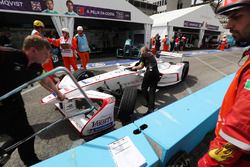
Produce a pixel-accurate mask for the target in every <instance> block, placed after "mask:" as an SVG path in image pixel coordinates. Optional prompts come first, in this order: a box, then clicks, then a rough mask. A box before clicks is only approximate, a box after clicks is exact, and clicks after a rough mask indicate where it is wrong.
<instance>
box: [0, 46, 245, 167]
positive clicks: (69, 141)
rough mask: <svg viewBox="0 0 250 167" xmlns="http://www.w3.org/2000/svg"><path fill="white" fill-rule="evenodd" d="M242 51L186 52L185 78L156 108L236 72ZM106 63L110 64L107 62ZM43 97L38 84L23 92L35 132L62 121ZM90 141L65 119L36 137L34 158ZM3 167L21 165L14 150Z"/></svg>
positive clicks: (163, 92) (139, 109)
mask: <svg viewBox="0 0 250 167" xmlns="http://www.w3.org/2000/svg"><path fill="white" fill-rule="evenodd" d="M242 50H243V48H232V49H230V50H225V51H224V52H222V51H212V52H210V51H201V50H198V51H193V52H192V53H191V52H190V51H188V52H186V53H187V54H188V55H189V56H186V58H185V60H187V61H189V63H190V69H189V74H188V77H187V79H186V80H185V81H184V82H181V83H179V84H176V85H173V86H169V87H165V88H161V89H160V90H159V91H158V92H157V94H156V106H157V107H158V108H161V107H164V106H166V105H168V104H171V103H173V102H175V101H177V100H178V99H181V98H183V97H185V96H188V95H189V94H192V93H193V92H196V91H198V90H200V89H202V88H204V87H206V86H207V85H209V84H211V83H213V82H215V81H217V80H219V79H221V78H223V77H225V76H226V75H229V74H232V73H234V72H236V70H237V69H238V68H239V66H238V64H237V62H238V60H239V59H240V57H241V54H242ZM197 53H200V54H197ZM110 61H112V62H113V63H110ZM119 61H125V60H123V59H116V58H115V57H107V58H95V59H94V58H92V59H91V63H93V64H94V63H99V66H98V65H97V66H98V68H94V67H90V65H91V63H90V64H89V68H90V70H92V71H94V72H95V73H103V72H106V71H110V70H112V69H115V68H116V66H114V65H116V64H117V63H118V62H119ZM176 61H179V60H176ZM108 62H109V63H110V64H113V65H107V64H109V63H108ZM100 64H101V65H100ZM104 64H105V65H104ZM119 64H120V62H119ZM93 66H95V65H93ZM47 94H48V92H47V91H46V90H44V89H43V88H42V87H41V86H38V85H37V86H35V88H34V87H33V88H32V89H30V90H29V91H27V90H26V92H23V98H24V101H25V107H26V110H27V115H28V119H29V122H30V124H31V125H32V126H33V128H34V130H35V131H37V130H39V129H41V128H42V127H44V126H47V125H49V124H50V123H52V122H54V121H55V120H57V119H59V118H62V116H61V114H60V113H59V112H58V111H57V110H55V106H53V105H41V104H40V100H41V98H42V97H44V96H46V95H47ZM142 103H143V98H142V96H141V95H140V94H139V95H138V98H137V103H136V109H135V113H134V116H133V117H134V119H139V118H141V117H142V116H143V114H144V113H145V112H146V110H147V108H146V107H144V106H142V105H141V104H142ZM13 121H14V120H13ZM121 126H122V125H121V123H120V122H119V121H116V126H115V129H117V128H120V127H121ZM94 137H97V136H94ZM94 137H93V138H94ZM0 139H1V138H0ZM91 139H92V138H88V139H87V138H82V137H81V136H80V135H79V134H78V132H77V131H76V130H75V129H74V127H73V126H72V125H71V124H70V123H69V122H68V121H67V120H66V121H63V122H60V123H59V124H57V125H56V126H54V127H52V128H50V129H49V130H47V131H45V132H43V133H41V134H39V135H38V136H36V140H35V150H36V152H37V155H38V157H39V158H40V159H42V160H44V159H47V158H50V157H52V156H55V155H57V154H59V153H62V152H64V151H66V150H68V149H70V148H72V147H75V146H78V145H80V144H82V143H84V142H85V141H87V140H91ZM197 152H198V151H197ZM199 155H201V154H199ZM83 156H84V155H83ZM93 156H94V153H93ZM5 166H6V167H13V166H20V167H22V166H24V165H23V163H22V161H21V160H20V157H19V155H18V151H17V150H15V151H14V152H13V154H12V156H11V159H10V160H9V161H8V163H7V164H6V165H5Z"/></svg>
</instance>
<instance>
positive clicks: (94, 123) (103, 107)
mask: <svg viewBox="0 0 250 167" xmlns="http://www.w3.org/2000/svg"><path fill="white" fill-rule="evenodd" d="M157 61H158V68H159V71H160V73H161V75H162V76H161V79H160V81H159V83H158V86H159V87H164V86H168V85H173V84H177V83H179V82H181V81H183V80H184V79H185V78H186V77H187V75H188V70H189V62H187V61H182V62H180V63H171V62H167V61H165V60H164V59H158V60H157ZM128 67H129V66H118V68H117V69H116V70H113V71H110V72H107V73H103V74H100V75H96V76H94V75H93V73H92V72H91V71H88V70H87V71H86V70H79V71H77V72H76V73H75V74H74V75H75V77H76V79H77V80H78V81H79V82H78V84H79V85H80V87H81V88H82V89H83V90H84V91H85V92H86V94H87V96H88V97H89V98H90V99H91V100H92V101H93V104H94V106H95V109H94V110H93V111H91V112H88V113H86V114H85V116H82V115H81V116H77V117H73V118H70V119H69V120H70V122H71V123H72V124H73V126H74V127H75V128H76V129H77V130H78V132H79V133H80V134H81V135H83V136H89V135H93V134H95V133H98V132H101V131H103V130H105V129H108V128H111V127H113V126H114V124H115V117H116V116H117V117H118V119H120V120H121V121H122V122H126V121H127V120H129V118H130V116H131V115H132V114H133V111H134V108H135V103H136V96H137V89H140V88H141V84H142V80H143V75H144V72H145V69H142V70H138V71H131V70H130V68H128ZM58 87H59V88H60V91H61V92H62V93H64V94H65V96H66V97H67V98H68V100H65V101H63V102H61V103H60V102H59V101H57V100H56V97H55V96H54V95H53V94H50V95H48V96H47V97H45V98H43V99H42V103H55V104H56V106H57V108H58V109H59V110H60V112H61V113H62V114H63V115H66V116H67V115H68V114H72V113H75V112H79V111H81V110H82V109H84V108H86V106H84V105H85V103H84V97H82V96H80V92H79V90H78V89H77V88H76V87H75V86H74V84H73V82H72V81H71V79H70V77H68V76H65V77H64V78H63V79H62V80H61V82H60V83H59V85H58ZM115 106H117V108H118V110H117V112H116V111H115Z"/></svg>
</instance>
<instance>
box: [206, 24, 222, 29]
mask: <svg viewBox="0 0 250 167" xmlns="http://www.w3.org/2000/svg"><path fill="white" fill-rule="evenodd" d="M205 27H206V28H207V29H208V30H219V26H215V25H211V24H207V23H206V24H205Z"/></svg>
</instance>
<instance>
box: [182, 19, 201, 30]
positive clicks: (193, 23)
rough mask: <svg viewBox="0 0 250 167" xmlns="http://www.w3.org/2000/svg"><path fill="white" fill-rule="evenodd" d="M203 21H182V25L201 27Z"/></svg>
mask: <svg viewBox="0 0 250 167" xmlns="http://www.w3.org/2000/svg"><path fill="white" fill-rule="evenodd" d="M202 26H203V23H198V22H193V21H186V20H185V21H184V27H193V28H201V27H202Z"/></svg>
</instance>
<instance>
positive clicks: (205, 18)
mask: <svg viewBox="0 0 250 167" xmlns="http://www.w3.org/2000/svg"><path fill="white" fill-rule="evenodd" d="M150 18H151V19H153V26H152V31H151V36H154V35H155V34H157V33H158V34H159V35H160V36H161V37H164V35H166V34H168V35H169V37H170V38H172V36H174V35H175V33H186V34H196V35H197V36H198V39H199V41H198V44H197V47H200V46H201V42H202V39H203V37H204V35H216V36H219V35H220V33H221V32H224V31H225V29H224V28H223V27H222V25H221V23H220V22H219V20H218V19H217V18H216V15H215V13H214V11H213V10H212V8H211V6H210V5H209V4H205V5H200V6H194V7H190V8H184V9H179V10H174V11H170V12H164V13H160V14H155V15H152V16H150Z"/></svg>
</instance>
